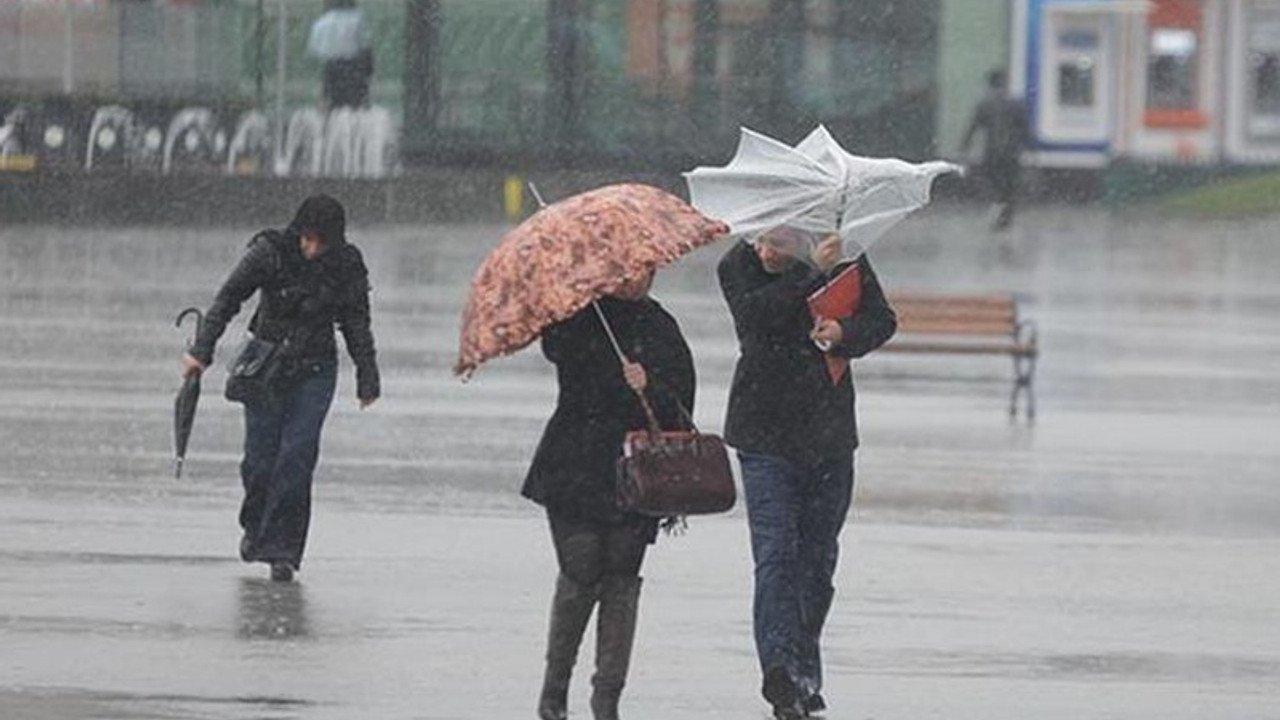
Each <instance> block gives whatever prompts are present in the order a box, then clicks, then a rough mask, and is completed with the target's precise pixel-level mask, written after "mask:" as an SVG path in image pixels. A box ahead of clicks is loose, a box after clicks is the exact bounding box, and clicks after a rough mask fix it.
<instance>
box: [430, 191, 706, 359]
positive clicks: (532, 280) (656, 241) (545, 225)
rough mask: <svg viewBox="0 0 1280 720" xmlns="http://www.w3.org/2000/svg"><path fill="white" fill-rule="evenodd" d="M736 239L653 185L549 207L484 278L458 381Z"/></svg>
mask: <svg viewBox="0 0 1280 720" xmlns="http://www.w3.org/2000/svg"><path fill="white" fill-rule="evenodd" d="M727 232H728V227H727V226H726V225H725V224H724V223H721V222H719V221H716V220H712V219H710V218H708V217H706V216H704V215H703V214H701V213H699V212H698V211H697V210H694V209H693V208H692V207H690V206H689V204H688V203H686V202H685V201H683V200H681V199H680V198H678V197H676V196H675V195H672V194H671V193H668V192H666V191H664V190H661V189H659V188H656V187H653V186H650V185H639V184H622V185H609V186H606V187H602V188H598V189H595V190H591V191H588V192H585V193H582V194H580V195H574V196H572V197H569V198H566V199H564V200H561V201H559V202H556V203H553V204H551V205H548V206H547V207H545V208H543V209H541V210H539V211H538V212H537V213H536V214H535V215H533V216H532V217H530V218H529V219H528V220H525V221H524V222H522V223H520V224H519V225H517V226H516V227H515V228H513V229H512V230H511V231H510V232H508V233H507V234H506V236H504V237H503V238H502V241H501V242H500V243H499V244H498V246H497V247H496V248H494V250H493V252H491V253H489V255H488V257H486V258H485V259H484V262H483V263H482V264H481V265H480V269H479V270H477V271H476V274H475V278H474V279H473V280H472V282H471V293H470V295H469V296H468V298H467V305H466V307H465V309H464V310H463V312H462V333H461V337H460V341H459V350H458V361H457V363H456V364H455V365H454V367H453V371H454V373H455V374H457V375H461V376H462V377H463V378H464V379H465V378H467V377H470V375H471V374H472V373H473V372H475V369H476V367H478V366H479V365H480V363H482V362H484V361H485V360H488V359H489V358H492V357H497V356H499V355H507V354H510V353H513V352H515V351H517V350H519V349H521V348H523V347H525V346H526V345H528V344H529V343H531V342H533V340H534V339H535V338H537V337H538V334H539V333H541V332H542V330H543V329H544V328H546V327H547V326H548V325H551V324H553V323H556V322H559V321H561V320H564V319H566V318H568V317H570V316H572V315H573V314H574V313H576V312H578V311H579V310H581V309H583V308H584V307H586V306H587V305H589V304H591V302H592V301H594V300H597V299H599V298H600V297H603V296H605V295H608V294H610V293H612V292H614V291H616V290H617V289H618V288H619V287H621V286H622V285H623V284H624V283H626V282H628V281H634V280H638V279H639V278H641V277H643V276H644V275H645V274H647V273H648V272H650V271H651V270H654V269H656V268H658V267H661V266H662V265H666V264H667V263H670V262H672V261H674V260H676V259H678V258H680V257H681V256H683V255H685V254H686V253H689V252H691V251H692V250H694V249H695V248H698V247H701V246H703V245H706V244H708V243H710V242H712V241H714V240H715V239H717V238H719V237H721V236H722V235H724V234H726V233H727Z"/></svg>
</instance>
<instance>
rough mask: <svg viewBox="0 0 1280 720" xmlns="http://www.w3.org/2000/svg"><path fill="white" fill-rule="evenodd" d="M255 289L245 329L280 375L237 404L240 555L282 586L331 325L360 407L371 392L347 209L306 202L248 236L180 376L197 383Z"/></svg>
mask: <svg viewBox="0 0 1280 720" xmlns="http://www.w3.org/2000/svg"><path fill="white" fill-rule="evenodd" d="M255 292H256V293H258V294H259V296H260V298H259V300H258V307H257V310H256V311H255V312H254V315H253V320H252V321H251V322H250V324H249V329H250V331H251V332H252V333H253V335H254V337H256V338H259V339H261V340H266V341H269V342H272V343H275V344H276V345H277V347H278V348H279V349H278V350H277V352H276V357H278V358H279V371H278V372H277V373H276V375H275V377H274V381H273V383H272V387H271V392H270V397H264V398H255V399H250V400H248V401H246V402H245V408H244V419H245V440H244V459H243V461H242V462H241V463H240V477H241V480H242V482H243V484H244V502H243V503H242V504H241V506H240V526H241V528H243V530H244V535H243V537H242V538H241V541H240V558H241V559H242V560H244V561H245V562H262V563H267V564H269V565H270V566H271V578H272V579H273V580H278V581H288V580H291V579H292V578H293V574H294V572H295V571H297V570H298V568H299V567H300V566H301V565H302V554H303V551H304V549H305V547H306V542H307V530H308V527H309V526H310V522H311V481H312V475H313V472H314V470H315V466H316V461H317V460H318V459H319V454H320V431H321V429H322V428H323V426H324V421H325V417H326V416H327V415H328V413H329V406H330V403H331V402H332V401H333V392H334V388H335V386H336V383H337V377H338V351H337V343H336V341H335V339H334V327H335V326H336V327H337V328H338V329H339V330H340V331H341V332H342V336H343V339H344V341H345V342H346V346H347V353H348V354H349V355H350V356H351V359H352V360H353V361H354V363H355V366H356V395H357V397H358V398H359V401H360V407H361V408H365V407H368V406H369V405H371V404H373V402H374V401H376V400H377V399H378V396H379V394H380V392H381V387H380V382H379V374H378V361H377V353H376V351H375V350H374V342H373V332H372V330H371V329H370V323H369V271H368V269H367V268H366V267H365V264H364V259H363V257H362V256H361V254H360V250H359V249H357V248H356V246H355V245H352V244H350V243H348V242H347V240H346V211H345V210H344V209H343V207H342V205H341V204H340V203H339V202H338V201H337V200H335V199H333V198H332V197H329V196H328V195H313V196H311V197H309V198H307V199H306V200H305V201H304V202H303V203H302V205H301V206H300V207H299V208H298V211H297V213H296V215H295V216H294V219H293V222H292V223H290V224H289V226H288V227H287V228H285V229H284V230H283V231H276V230H267V231H264V232H261V233H258V234H257V235H255V236H254V238H253V240H251V241H250V242H249V249H248V250H247V251H246V252H245V254H244V257H243V258H241V260H240V262H239V264H238V265H236V268H235V269H234V270H233V271H232V272H231V275H230V276H229V277H228V278H227V280H226V282H224V283H223V285H222V287H221V288H220V289H219V290H218V294H217V297H216V298H215V299H214V301H213V305H212V306H210V308H209V311H208V313H206V314H205V322H204V323H202V324H201V327H200V331H199V333H198V334H197V337H196V340H195V342H194V344H193V345H192V346H191V349H190V350H189V351H188V352H187V353H186V354H185V355H184V356H183V360H182V365H183V374H184V375H186V376H191V375H198V374H200V373H202V372H204V370H205V368H206V367H208V366H209V364H210V363H211V362H213V351H214V347H215V346H216V345H217V343H218V339H219V338H220V337H221V336H222V333H223V331H224V330H225V329H226V327H227V323H229V322H230V321H231V319H232V318H234V317H235V316H236V314H237V313H238V312H240V306H241V305H242V304H243V303H244V302H245V301H246V300H248V299H249V298H250V296H252V295H253V294H254V293H255Z"/></svg>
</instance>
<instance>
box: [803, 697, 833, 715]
mask: <svg viewBox="0 0 1280 720" xmlns="http://www.w3.org/2000/svg"><path fill="white" fill-rule="evenodd" d="M800 706H801V707H802V708H804V714H805V717H810V716H813V715H818V714H820V713H822V712H823V711H824V710H826V709H827V701H826V700H823V699H822V694H821V693H814V694H812V695H810V696H809V697H807V698H805V699H804V700H801V701H800Z"/></svg>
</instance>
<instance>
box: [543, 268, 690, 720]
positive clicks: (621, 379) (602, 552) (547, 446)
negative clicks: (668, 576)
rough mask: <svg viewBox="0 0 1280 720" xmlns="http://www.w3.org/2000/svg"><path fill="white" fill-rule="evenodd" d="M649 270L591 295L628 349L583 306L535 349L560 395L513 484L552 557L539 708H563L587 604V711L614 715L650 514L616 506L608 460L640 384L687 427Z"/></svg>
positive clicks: (675, 359)
mask: <svg viewBox="0 0 1280 720" xmlns="http://www.w3.org/2000/svg"><path fill="white" fill-rule="evenodd" d="M652 281H653V275H652V273H650V274H649V275H648V276H647V277H645V278H643V279H642V280H640V281H639V282H633V283H630V284H628V285H626V286H625V287H623V288H622V289H621V290H619V291H618V292H616V293H615V294H614V295H613V296H608V297H604V298H602V299H601V300H599V301H598V303H599V307H600V310H601V311H602V312H603V313H604V315H605V317H607V318H608V323H609V325H610V326H611V327H612V328H613V331H614V333H615V334H616V337H617V340H618V342H619V344H620V345H621V349H622V352H623V353H624V354H625V355H626V356H627V357H628V359H629V360H628V361H627V362H626V363H624V364H622V365H621V366H620V364H619V359H618V357H617V355H616V354H615V352H614V349H613V347H612V345H611V343H610V340H609V336H608V334H607V333H606V330H605V326H604V324H603V323H602V321H601V319H600V318H599V317H598V316H597V314H596V310H595V308H594V307H591V306H588V307H587V308H585V309H584V310H581V311H580V312H578V313H577V314H576V315H573V316H572V317H570V318H569V319H567V320H564V321H562V322H559V323H556V324H554V325H551V326H550V327H548V328H547V329H546V330H545V331H544V333H543V335H542V352H543V354H544V355H545V356H546V357H547V359H548V360H550V361H551V362H552V363H554V364H555V366H556V377H557V381H558V384H559V389H560V390H559V399H558V401H557V404H556V410H555V413H554V414H553V415H552V417H551V420H550V421H549V422H548V423H547V427H546V430H545V431H544V433H543V435H542V441H541V442H540V443H539V445H538V450H537V452H536V454H535V455H534V459H533V463H532V466H531V467H530V469H529V473H528V476H527V477H526V479H525V483H524V489H523V494H524V495H525V496H526V497H528V498H529V499H531V500H533V501H534V502H536V503H539V504H541V505H543V506H544V507H545V508H546V513H547V520H548V522H549V524H550V528H551V539H552V543H553V544H554V546H555V552H556V560H557V563H558V564H559V569H560V572H559V577H558V578H557V579H556V589H555V596H554V598H553V599H552V602H551V621H550V629H549V632H548V637H547V654H546V674H545V676H544V679H543V684H542V692H541V695H540V697H539V700H538V717H539V718H541V720H564V718H565V717H566V716H567V704H568V692H569V680H570V676H571V675H572V672H573V665H574V662H575V661H576V659H577V654H578V646H579V644H580V643H581V642H582V634H583V632H584V630H585V628H586V625H587V622H588V620H589V619H590V618H591V613H592V610H593V609H595V611H596V672H595V675H594V676H593V677H592V679H591V684H592V686H593V689H592V693H591V712H592V714H593V715H594V717H595V719H596V720H616V718H617V717H618V699H619V697H620V695H621V693H622V688H623V685H624V684H625V683H626V679H627V670H628V668H629V666H630V662H631V648H632V643H633V640H634V636H635V628H636V614H637V611H638V607H639V600H640V583H641V578H640V566H641V564H642V563H643V561H644V555H645V550H646V548H647V547H648V545H649V544H650V543H652V542H653V541H654V539H655V537H656V535H657V529H658V520H657V519H655V518H651V517H646V516H642V515H637V514H634V513H629V512H624V511H621V510H619V508H618V505H617V500H616V495H615V478H616V476H617V472H616V465H617V462H618V459H619V457H620V456H621V455H622V443H623V438H624V436H625V434H626V433H627V431H630V430H642V429H644V428H646V427H647V424H646V420H645V414H644V411H643V409H642V406H641V404H640V402H639V400H638V398H637V397H636V395H637V394H639V393H643V394H644V395H645V396H646V397H647V398H648V399H649V401H650V403H651V404H652V406H653V409H654V413H655V414H656V416H657V419H658V422H659V423H660V424H661V425H662V427H664V428H668V429H674V428H688V427H689V424H688V422H689V421H688V417H689V415H688V413H692V412H693V401H694V385H695V377H694V369H693V358H692V356H691V354H690V352H689V347H688V345H687V344H686V343H685V340H684V337H683V335H682V334H681V333H680V328H679V326H678V325H677V324H676V321H675V318H673V317H672V316H671V315H670V314H668V313H667V311H666V310H664V309H663V308H662V306H661V305H659V304H658V303H657V302H656V301H654V300H653V299H651V298H650V297H649V296H648V291H649V286H650V284H651V283H652Z"/></svg>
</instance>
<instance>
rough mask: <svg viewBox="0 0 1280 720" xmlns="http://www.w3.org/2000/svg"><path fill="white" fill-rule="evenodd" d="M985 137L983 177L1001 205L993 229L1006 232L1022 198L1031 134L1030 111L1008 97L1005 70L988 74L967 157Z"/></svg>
mask: <svg viewBox="0 0 1280 720" xmlns="http://www.w3.org/2000/svg"><path fill="white" fill-rule="evenodd" d="M978 132H982V134H983V150H982V160H981V164H980V165H979V175H980V176H981V177H982V178H983V179H984V181H985V182H986V183H987V185H988V187H989V188H990V190H991V193H992V196H993V198H994V200H995V201H996V202H997V203H998V204H999V205H1000V213H999V215H998V216H997V217H996V220H995V224H994V226H993V228H992V229H994V230H1003V229H1004V228H1007V227H1008V226H1009V223H1010V222H1012V221H1013V211H1014V205H1015V204H1016V202H1017V196H1018V180H1019V178H1020V176H1021V174H1022V150H1023V148H1024V147H1026V144H1027V140H1028V137H1029V133H1030V128H1029V127H1028V121H1027V109H1026V106H1025V105H1024V104H1023V102H1022V100H1020V99H1018V98H1012V97H1009V95H1008V80H1007V78H1006V76H1005V73H1004V71H1003V70H992V71H991V72H989V73H987V94H986V96H985V97H984V98H983V99H982V100H981V101H980V102H979V103H978V106H977V108H975V109H974V111H973V119H972V120H970V122H969V128H968V129H967V130H966V131H965V134H964V140H962V141H961V143H960V152H961V153H964V154H967V153H968V152H969V146H970V145H971V144H972V142H973V137H974V135H976V134H977V133H978Z"/></svg>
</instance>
